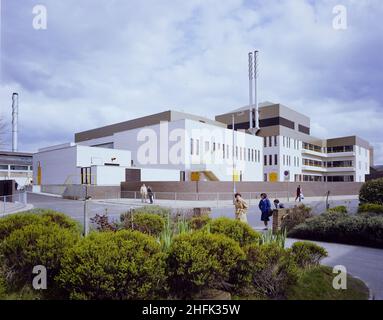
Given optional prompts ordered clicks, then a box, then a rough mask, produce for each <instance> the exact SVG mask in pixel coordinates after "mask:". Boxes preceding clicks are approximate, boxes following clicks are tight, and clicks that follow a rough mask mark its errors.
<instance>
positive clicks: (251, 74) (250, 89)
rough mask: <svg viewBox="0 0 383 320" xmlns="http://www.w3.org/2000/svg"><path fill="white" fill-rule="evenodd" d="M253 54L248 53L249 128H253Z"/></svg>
mask: <svg viewBox="0 0 383 320" xmlns="http://www.w3.org/2000/svg"><path fill="white" fill-rule="evenodd" d="M253 74H254V73H253V53H252V52H249V128H250V129H251V128H253V108H254V106H253Z"/></svg>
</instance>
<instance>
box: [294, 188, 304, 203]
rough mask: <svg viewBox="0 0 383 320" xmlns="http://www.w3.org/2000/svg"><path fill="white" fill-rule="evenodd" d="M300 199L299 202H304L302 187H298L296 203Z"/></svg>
mask: <svg viewBox="0 0 383 320" xmlns="http://www.w3.org/2000/svg"><path fill="white" fill-rule="evenodd" d="M298 199H299V202H301V201H302V188H301V185H299V186H298V188H297V196H296V197H295V201H297V200H298Z"/></svg>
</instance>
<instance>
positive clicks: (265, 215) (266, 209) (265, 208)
mask: <svg viewBox="0 0 383 320" xmlns="http://www.w3.org/2000/svg"><path fill="white" fill-rule="evenodd" d="M258 207H259V209H260V210H261V212H262V215H261V220H262V221H263V223H264V224H265V229H264V230H267V229H268V222H269V221H270V212H271V202H270V200H269V198H268V197H267V194H266V193H262V194H261V200H260V201H259V205H258Z"/></svg>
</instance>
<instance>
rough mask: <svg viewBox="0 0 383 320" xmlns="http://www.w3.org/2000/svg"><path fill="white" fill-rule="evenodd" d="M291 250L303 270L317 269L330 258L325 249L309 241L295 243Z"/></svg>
mask: <svg viewBox="0 0 383 320" xmlns="http://www.w3.org/2000/svg"><path fill="white" fill-rule="evenodd" d="M290 250H291V254H292V257H293V259H294V260H295V262H296V263H297V265H298V266H299V267H300V268H303V269H305V268H311V267H317V266H318V265H319V264H320V261H321V260H322V259H323V258H325V257H327V256H328V254H327V251H326V250H325V249H324V248H322V247H320V246H318V245H316V244H315V243H312V242H308V241H298V242H294V243H293V245H292V246H291V249H290Z"/></svg>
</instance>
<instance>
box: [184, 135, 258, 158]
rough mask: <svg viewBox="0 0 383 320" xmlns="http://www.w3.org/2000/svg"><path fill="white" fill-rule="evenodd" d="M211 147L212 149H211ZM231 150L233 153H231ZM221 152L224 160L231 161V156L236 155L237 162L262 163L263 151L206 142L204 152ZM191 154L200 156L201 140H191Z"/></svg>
mask: <svg viewBox="0 0 383 320" xmlns="http://www.w3.org/2000/svg"><path fill="white" fill-rule="evenodd" d="M210 147H211V148H210ZM230 150H231V152H230ZM209 151H211V152H217V151H219V152H221V155H222V158H223V159H230V154H232V155H234V153H235V158H236V159H237V160H241V161H249V162H258V163H259V162H261V151H260V150H256V149H251V148H243V147H238V146H236V147H235V148H234V147H233V146H230V145H228V144H223V143H222V144H221V143H216V142H212V143H210V142H209V141H205V146H204V152H209ZM190 154H191V155H192V156H193V155H196V156H199V155H200V140H199V139H190Z"/></svg>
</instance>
